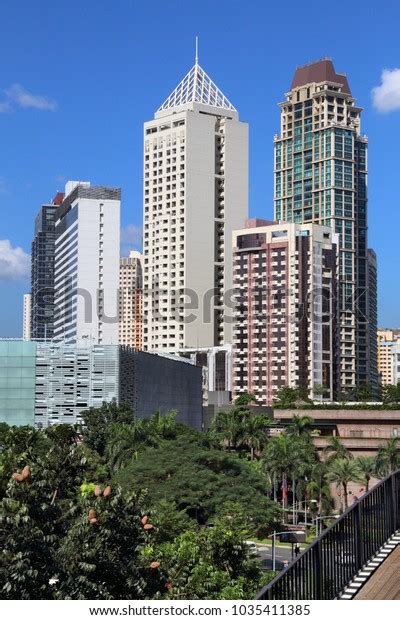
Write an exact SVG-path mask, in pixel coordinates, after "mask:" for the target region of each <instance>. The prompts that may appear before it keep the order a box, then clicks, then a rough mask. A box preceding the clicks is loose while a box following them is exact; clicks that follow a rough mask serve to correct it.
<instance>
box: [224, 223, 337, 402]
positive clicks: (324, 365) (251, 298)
mask: <svg viewBox="0 0 400 620" xmlns="http://www.w3.org/2000/svg"><path fill="white" fill-rule="evenodd" d="M246 226H247V227H246V228H244V229H242V230H236V231H235V232H234V233H233V261H234V262H233V269H234V274H233V286H234V293H235V314H234V325H233V350H232V355H233V363H232V364H233V385H232V389H233V396H234V397H237V396H239V395H240V394H242V393H245V392H249V393H251V394H254V395H255V397H256V399H257V402H258V403H259V404H262V405H271V404H272V403H273V401H274V397H275V396H276V393H277V392H278V390H279V389H280V388H282V387H284V386H290V387H299V388H303V389H304V390H305V391H306V392H307V393H308V394H309V396H310V397H311V398H322V397H324V398H327V399H329V400H333V399H334V397H335V394H336V392H337V389H338V331H337V318H336V317H337V305H336V304H337V291H336V289H337V280H336V277H337V276H336V273H337V261H338V239H337V235H335V233H333V231H332V229H331V228H330V227H327V226H318V225H315V224H294V223H280V224H276V223H271V222H265V221H263V220H249V221H248V222H247V224H246Z"/></svg>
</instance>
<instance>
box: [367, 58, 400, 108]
mask: <svg viewBox="0 0 400 620" xmlns="http://www.w3.org/2000/svg"><path fill="white" fill-rule="evenodd" d="M372 102H373V104H374V107H375V108H376V109H377V110H378V112H394V111H395V110H400V69H384V70H383V71H382V75H381V84H380V86H375V88H373V89H372Z"/></svg>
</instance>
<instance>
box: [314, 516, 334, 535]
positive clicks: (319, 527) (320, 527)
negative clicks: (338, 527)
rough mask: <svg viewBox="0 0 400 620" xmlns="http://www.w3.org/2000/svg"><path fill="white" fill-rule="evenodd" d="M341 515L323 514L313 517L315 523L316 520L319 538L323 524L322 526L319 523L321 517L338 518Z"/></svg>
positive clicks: (316, 531)
mask: <svg viewBox="0 0 400 620" xmlns="http://www.w3.org/2000/svg"><path fill="white" fill-rule="evenodd" d="M338 518H339V515H321V516H320V517H314V519H313V523H314V521H315V534H316V536H317V538H318V536H320V535H321V534H322V524H321V526H320V524H319V523H318V521H320V520H321V519H338ZM320 529H321V531H319V530H320Z"/></svg>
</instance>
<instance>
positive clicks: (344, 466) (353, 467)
mask: <svg viewBox="0 0 400 620" xmlns="http://www.w3.org/2000/svg"><path fill="white" fill-rule="evenodd" d="M327 480H328V481H329V482H335V483H336V487H337V488H340V489H341V490H342V491H343V493H342V495H343V502H344V509H345V510H347V508H348V505H349V504H348V485H349V483H350V482H360V481H361V472H360V470H359V468H358V466H357V463H356V462H355V461H350V460H349V459H347V458H336V459H335V460H334V461H332V462H331V463H330V465H329V471H328V473H327Z"/></svg>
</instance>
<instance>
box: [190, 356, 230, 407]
mask: <svg viewBox="0 0 400 620" xmlns="http://www.w3.org/2000/svg"><path fill="white" fill-rule="evenodd" d="M179 356H180V357H185V358H187V359H190V360H191V361H192V363H193V364H195V365H196V366H200V367H201V369H202V371H203V404H204V406H207V405H217V406H219V405H228V404H229V403H230V402H231V400H232V345H231V344H226V345H223V346H220V347H209V348H207V347H204V348H202V349H184V350H181V351H179Z"/></svg>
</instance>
